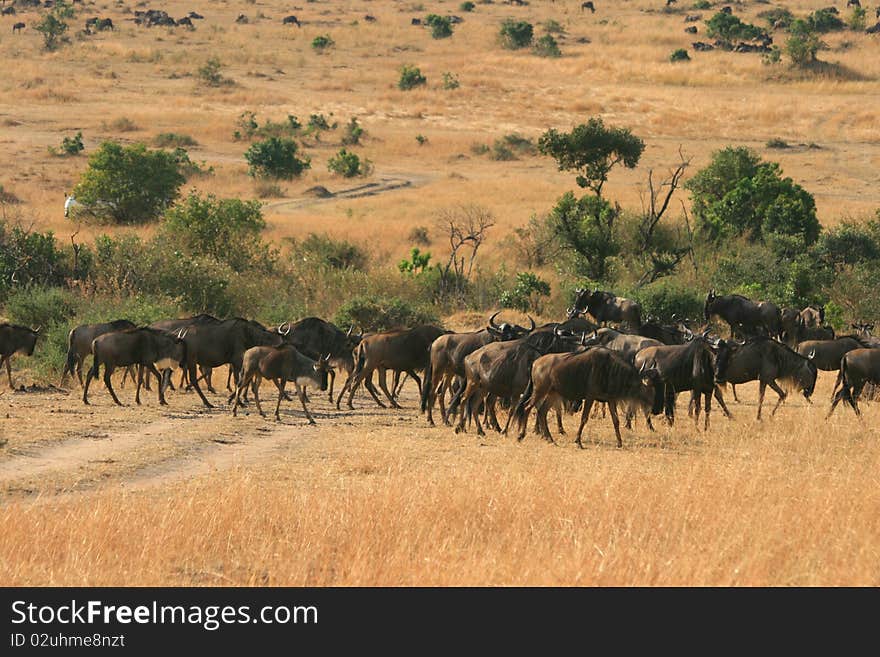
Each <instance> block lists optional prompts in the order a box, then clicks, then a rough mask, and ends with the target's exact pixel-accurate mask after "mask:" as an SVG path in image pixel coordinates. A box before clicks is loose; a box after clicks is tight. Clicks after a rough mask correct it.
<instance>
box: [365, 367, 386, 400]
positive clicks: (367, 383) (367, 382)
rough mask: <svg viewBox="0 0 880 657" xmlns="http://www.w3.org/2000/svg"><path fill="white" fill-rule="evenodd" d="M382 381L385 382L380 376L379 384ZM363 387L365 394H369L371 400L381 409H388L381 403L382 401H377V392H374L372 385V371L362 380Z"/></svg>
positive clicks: (374, 387) (374, 388)
mask: <svg viewBox="0 0 880 657" xmlns="http://www.w3.org/2000/svg"><path fill="white" fill-rule="evenodd" d="M383 381H385V378H384V377H381V376H380V377H379V383H380V384H381V383H382V382H383ZM364 387H365V388H366V389H367V392H369V393H370V394H371V395H372V396H373V399H374V400H375V402H376V403H377V404H379V406H381V407H382V408H388V407H387V406H385V404H383V403H382V400H380V399H379V392H378V391H377V390H376V386H375V385H373V372H372V371H371V372H370V373H369V375H367V377H366V378H365V379H364Z"/></svg>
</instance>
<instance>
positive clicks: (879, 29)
mask: <svg viewBox="0 0 880 657" xmlns="http://www.w3.org/2000/svg"><path fill="white" fill-rule="evenodd" d="M877 18H880V15H878V16H877ZM865 33H866V34H880V22H878V23H877V24H876V25H872V26H871V27H869V28H868V29H867V30H865Z"/></svg>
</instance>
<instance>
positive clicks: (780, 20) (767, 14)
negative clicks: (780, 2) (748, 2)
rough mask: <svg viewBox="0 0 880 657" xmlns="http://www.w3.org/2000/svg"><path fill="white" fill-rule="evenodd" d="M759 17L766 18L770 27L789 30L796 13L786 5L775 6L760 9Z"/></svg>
mask: <svg viewBox="0 0 880 657" xmlns="http://www.w3.org/2000/svg"><path fill="white" fill-rule="evenodd" d="M758 18H762V19H764V20H765V21H766V22H767V25H769V26H770V27H773V28H780V29H783V30H787V29H788V27H789V26H790V25H791V23H792V21H793V20H794V14H792V13H791V12H790V11H789V10H788V9H785V8H784V7H774V8H773V9H766V10H764V11H759V12H758Z"/></svg>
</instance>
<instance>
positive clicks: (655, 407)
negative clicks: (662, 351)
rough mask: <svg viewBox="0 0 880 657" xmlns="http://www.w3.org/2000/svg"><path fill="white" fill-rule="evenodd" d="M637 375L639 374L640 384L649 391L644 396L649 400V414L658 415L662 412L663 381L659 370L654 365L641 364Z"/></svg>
mask: <svg viewBox="0 0 880 657" xmlns="http://www.w3.org/2000/svg"><path fill="white" fill-rule="evenodd" d="M639 376H641V379H642V384H643V385H644V386H645V387H646V388H647V389H648V391H649V396H648V397H646V398H647V399H650V400H651V402H650V403H651V415H660V413H662V412H663V401H664V399H663V392H664V390H663V381H662V379H661V377H660V372H659V371H658V370H657V368H656V367H647V366H642V369H641V370H639Z"/></svg>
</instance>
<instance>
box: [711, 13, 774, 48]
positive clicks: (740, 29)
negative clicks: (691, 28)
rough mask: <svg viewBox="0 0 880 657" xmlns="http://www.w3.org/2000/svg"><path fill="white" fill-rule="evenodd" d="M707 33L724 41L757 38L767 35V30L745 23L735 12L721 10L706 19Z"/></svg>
mask: <svg viewBox="0 0 880 657" xmlns="http://www.w3.org/2000/svg"><path fill="white" fill-rule="evenodd" d="M706 28H707V30H706V33H707V34H708V35H709V36H710V37H713V38H719V39H723V40H724V41H728V42H730V41H736V40H745V41H749V40H750V39H757V38H760V37H762V36H765V35H766V32H765V31H764V30H763V29H761V28H760V27H757V26H755V25H752V24H751V23H744V22H743V21H741V20H740V19H739V18H738V17H736V16H734V15H733V14H726V13H724V12H723V11H719V12H718V13H717V14H715V15H714V16H712V18H710V19H709V20H707V21H706Z"/></svg>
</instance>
